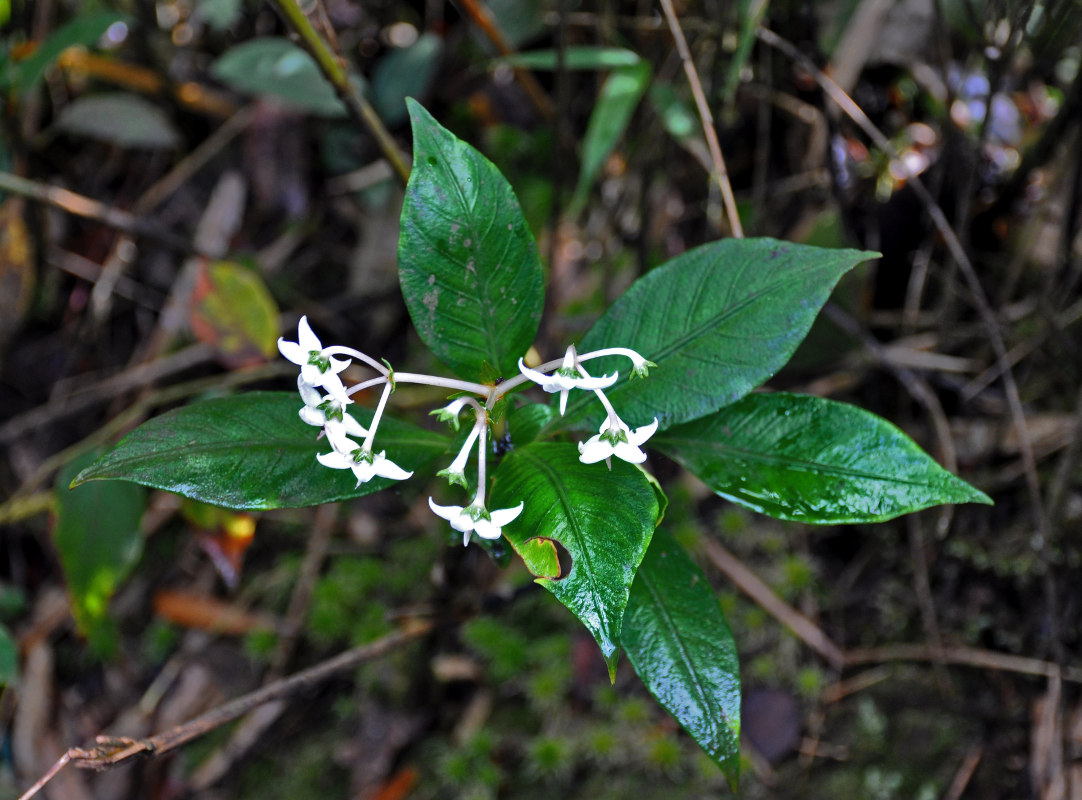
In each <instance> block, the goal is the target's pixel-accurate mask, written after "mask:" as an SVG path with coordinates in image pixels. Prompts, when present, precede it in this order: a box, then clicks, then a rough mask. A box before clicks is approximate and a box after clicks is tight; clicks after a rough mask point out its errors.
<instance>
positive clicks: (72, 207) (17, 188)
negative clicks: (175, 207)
mask: <svg viewBox="0 0 1082 800" xmlns="http://www.w3.org/2000/svg"><path fill="white" fill-rule="evenodd" d="M0 190H3V191H7V192H11V193H13V194H17V195H21V196H22V197H27V198H29V199H31V200H36V201H37V202H39V203H45V204H46V205H50V206H54V207H55V208H59V209H61V210H62V211H66V212H67V213H69V214H74V215H75V216H77V217H83V218H85V219H92V220H95V221H97V222H101V223H104V224H106V225H108V226H109V227H111V228H116V229H117V230H120V231H124V232H125V233H130V234H132V235H135V236H145V237H147V238H148V239H154V240H155V241H157V242H160V243H161V244H163V245H165V246H166V247H170V248H172V249H174V250H179V251H180V252H182V253H195V254H196V255H203V254H202V253H200V252H199V251H198V250H197V248H196V247H195V245H193V244H192V243H191V242H188V241H186V240H185V239H182V238H181V237H180V236H177V235H176V234H174V233H170V232H169V231H167V230H163V229H162V228H161V227H159V226H158V225H156V224H154V223H152V222H147V221H146V220H144V219H140V218H139V217H137V216H136V215H134V214H130V213H128V212H127V211H122V210H121V209H119V208H114V207H113V206H109V205H106V204H105V203H102V202H100V201H98V200H94V199H92V198H90V197H86V196H85V195H81V194H78V193H76V192H73V191H70V190H69V189H62V188H61V187H59V186H49V185H47V184H43V183H38V182H36V181H32V180H29V179H27V178H22V177H20V176H18V175H12V174H11V173H10V172H0Z"/></svg>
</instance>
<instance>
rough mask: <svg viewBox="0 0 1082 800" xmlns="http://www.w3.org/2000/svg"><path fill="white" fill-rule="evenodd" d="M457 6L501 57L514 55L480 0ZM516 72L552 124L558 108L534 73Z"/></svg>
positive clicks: (466, 0) (518, 69) (462, 1)
mask: <svg viewBox="0 0 1082 800" xmlns="http://www.w3.org/2000/svg"><path fill="white" fill-rule="evenodd" d="M455 4H456V5H457V6H459V7H460V8H461V9H462V10H463V11H464V12H465V13H466V16H467V17H469V19H470V22H472V23H473V24H474V25H476V26H477V27H478V28H479V29H480V30H481V33H483V34H484V35H485V36H487V37H488V40H489V41H490V42H492V44H494V45H495V46H496V50H498V51H499V53H500V55H501V56H509V55H512V54H514V52H515V48H513V47H512V46H511V42H510V41H508V39H507V35H506V34H505V33H504V32H503V29H502V28H501V27H500V23H499V22H497V21H496V18H495V17H493V16H492V12H490V11H489V10H488V9H487V8H486V7H485V6H484V5H482V4H481V3H480V2H479V1H478V0H457V2H456V3H455ZM514 70H515V78H516V79H517V80H518V82H519V83H520V84H522V88H523V89H525V91H526V94H527V95H529V97H530V102H532V103H533V104H534V107H535V108H536V109H537V110H538V111H539V112H541V116H543V117H544V118H545V119H546V120H548V121H550V122H551V121H552V120H554V119H556V107H555V106H554V105H553V104H552V100H550V99H549V96H548V94H546V93H545V90H544V88H542V86H541V84H540V83H538V82H537V78H535V77H534V76H533V73H532V72H530V71H529V70H528V69H524V68H522V67H515V68H514Z"/></svg>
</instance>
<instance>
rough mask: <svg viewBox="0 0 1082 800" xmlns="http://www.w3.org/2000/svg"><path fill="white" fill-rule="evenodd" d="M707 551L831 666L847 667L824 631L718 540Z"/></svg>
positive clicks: (706, 545)
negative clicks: (778, 594)
mask: <svg viewBox="0 0 1082 800" xmlns="http://www.w3.org/2000/svg"><path fill="white" fill-rule="evenodd" d="M703 549H704V550H705V551H706V557H707V558H708V559H710V562H711V563H712V564H713V565H714V566H715V567H717V568H718V569H719V570H721V571H722V573H724V574H725V577H727V578H728V579H729V580H731V581H732V582H733V583H735V584H736V586H737V588H738V589H740V591H742V592H744V594H746V595H748V597H750V598H751V599H752V600H754V601H755V602H756V603H758V604H759V605H760V606H761V607H762V609H763V610H764V611H766V612H767V613H768V614H770V615H771V616H772V617H774V618H775V619H777V620H778V621H779V622H780V623H781V624H782V625H784V626H785V627H786V628H788V629H789V630H790V631H792V632H793V633H794V634H796V636H797V638H799V639H800V640H801V641H802V642H804V644H806V645H808V647H810V648H811V649H812V650H814V651H815V652H817V653H818V654H819V655H821V656H822V657H823V658H824V659H826V660H827V661H828V662H830V665H831V666H832V667H834V668H835V669H841V668H842V667H843V666H845V663H846V656H845V653H843V652H842V649H841V648H840V647H838V645H836V644H835V643H834V642H833V641H832V640H831V638H830V637H829V636H827V635H826V634H825V633H823V630H822V628H820V627H819V626H818V625H816V624H815V623H814V622H812V621H811V620H810V619H808V618H807V617H806V616H804V615H803V614H801V613H800V612H799V611H797V610H796V609H795V608H793V607H792V606H791V605H789V604H788V603H786V602H785V601H784V600H782V599H781V598H780V597H778V596H777V595H776V594H775V593H774V590H773V589H771V588H770V587H769V586H767V585H766V584H765V583H763V581H762V580H761V579H760V578H759V576H757V575H756V574H755V573H753V572H752V571H751V570H750V569H748V568H747V567H746V566H744V564H743V563H741V561H740V559H738V558H737V557H736V556H734V555H733V554H732V553H730V552H729V551H728V550H726V549H725V548H724V547H723V546H722V545H721V544H719V543H718V542H717V541H715V540H714V539H706V540H705V542H704V543H703Z"/></svg>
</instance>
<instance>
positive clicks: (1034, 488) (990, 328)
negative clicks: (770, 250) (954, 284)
mask: <svg viewBox="0 0 1082 800" xmlns="http://www.w3.org/2000/svg"><path fill="white" fill-rule="evenodd" d="M756 33H757V35H758V37H759V38H760V39H761V40H762V41H763V42H765V43H766V44H768V45H770V46H771V47H774V48H777V49H778V50H780V51H781V52H783V53H785V54H786V55H787V56H788V57H789V58H791V59H793V60H794V61H795V62H797V63H798V64H800V65H801V67H803V68H804V69H805V70H807V72H808V73H809V74H810V75H811V76H812V77H813V78H814V79H815V82H816V83H818V84H819V87H820V89H822V90H823V92H824V93H825V94H826V96H827V97H829V98H830V99H831V100H832V101H833V102H834V103H836V104H837V105H838V107H839V108H841V110H842V111H843V112H845V114H846V115H847V116H848V117H849V118H850V119H851V120H852V121H853V122H854V123H855V124H856V125H857V126H858V127H859V128H860V129H861V130H862V131H864V134H865V135H866V136H868V138H869V139H871V140H872V142H874V144H875V146H876V147H878V148H879V149H880V150H881V151H882V152H884V153H885V154H886V155H887V156H888V157H889V158H890V159H891V160H893V161H898V153H897V151H896V150H895V148H894V146H893V145H892V144H891V143H890V140H889V139H887V137H886V136H885V135H884V134H883V132H882V131H880V130H879V128H877V127H876V126H875V124H874V123H873V122H872V121H871V120H870V119H869V118H868V115H867V114H865V113H864V110H863V109H862V108H861V107H860V106H859V105H857V104H856V103H855V102H854V101H853V99H852V98H851V97H849V95H847V94H846V93H845V92H843V91H842V90H841V88H840V87H839V86H838V85H837V84H836V83H835V82H834V81H833V80H832V79H831V78H830V76H829V75H826V74H825V73H824V72H823V71H822V70H821V69H819V68H818V67H817V66H816V65H815V64H814V63H813V62H812V61H811V59H810V58H808V57H807V56H806V55H804V54H803V53H802V52H800V50H798V49H797V48H796V47H795V46H794V45H793V44H792V43H791V42H788V41H786V40H785V39H783V38H782V37H780V36H778V35H777V34H776V33H774V32H773V31H771V30H769V29H767V28H759V29H758V31H757V32H756ZM908 183H909V185H910V186H911V187H912V188H913V191H914V192H915V193H916V195H917V197H918V199H919V200H920V201H921V203H922V204H923V206H924V208H925V211H927V213H928V216H929V217H930V218H931V220H932V224H933V225H934V226H935V228H936V231H938V233H939V235H940V236H941V237H942V238H943V241H944V243H945V244H946V246H947V250H948V251H949V252H950V255H951V258H953V259H954V261H955V263H957V264H958V267H959V269H960V270H961V272H962V276H963V277H964V278H965V282H966V285H967V287H968V288H969V291H970V293H971V295H972V297H973V304H974V306H975V307H976V309H977V312H978V314H980V317H981V321H982V322H983V323H984V326H985V329H986V331H987V333H988V338H989V341H990V342H991V344H992V349H993V351H994V352H995V354H996V359H997V360H998V361H999V362H1000V364H1001V365H1002V378H1003V388H1004V392H1005V394H1006V395H1007V404H1008V407H1009V408H1010V413H1011V423H1012V425H1013V427H1014V429H1015V432H1016V434H1017V436H1018V447H1019V451H1020V454H1021V457H1022V464H1023V467H1024V469H1025V477H1026V488H1027V490H1028V494H1029V499H1030V503H1031V505H1032V506H1033V516H1034V525H1035V528H1036V541H1037V550H1038V554H1039V556H1040V558H1041V561H1042V562H1043V564H1044V566H1045V587H1044V588H1045V600H1046V602H1047V604H1048V614H1049V617H1050V619H1051V621H1052V625H1053V635H1052V640H1053V641H1052V647H1053V652H1054V653H1055V655H1056V658H1057V659H1062V652H1061V651H1062V642H1061V637H1060V635H1059V630H1058V628H1059V624H1058V621H1057V620H1058V605H1059V603H1058V599H1057V595H1058V591H1057V589H1056V586H1055V581H1054V580H1053V578H1052V570H1051V557H1050V556H1049V552H1048V548H1049V539H1050V538H1051V537H1050V528H1049V522H1048V515H1047V513H1046V511H1045V505H1044V499H1043V497H1042V496H1041V488H1040V479H1039V478H1038V476H1037V461H1036V457H1035V456H1034V452H1033V439H1032V437H1031V436H1030V434H1029V429H1028V427H1027V426H1026V415H1025V409H1024V408H1023V407H1022V397H1021V394H1020V393H1019V391H1018V383H1017V382H1016V381H1015V379H1014V373H1013V372H1012V371H1011V368H1010V366H1009V358H1008V353H1007V346H1006V344H1005V343H1004V340H1003V334H1002V333H1001V332H1000V329H999V323H998V321H997V320H996V316H995V312H994V311H993V310H992V307H991V305H990V304H989V302H988V297H987V295H986V294H985V291H984V287H983V286H982V285H981V282H980V278H978V276H977V270H976V269H975V268H974V266H973V262H972V261H971V260H970V258H969V255H968V253H966V250H965V247H963V245H962V242H961V240H960V239H959V238H958V235H957V234H956V233H955V232H954V229H953V228H952V227H951V224H950V222H949V221H948V220H947V216H946V214H944V213H943V209H942V208H940V207H939V204H938V203H937V202H936V200H935V198H934V197H932V194H931V192H929V191H928V188H927V187H926V186H925V185H924V182H923V181H921V179H920V177H919V176H917V175H911V176H909V179H908Z"/></svg>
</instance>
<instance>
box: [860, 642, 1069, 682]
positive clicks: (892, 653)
mask: <svg viewBox="0 0 1082 800" xmlns="http://www.w3.org/2000/svg"><path fill="white" fill-rule="evenodd" d="M885 661H942V662H943V663H944V664H955V665H958V666H964V667H977V668H978V669H992V670H999V671H1001V672H1016V673H1018V674H1020V675H1035V676H1037V677H1042V678H1052V677H1054V676H1056V675H1061V676H1062V678H1063V680H1065V681H1071V682H1072V683H1082V667H1060V665H1059V664H1055V663H1053V662H1051V661H1042V660H1041V659H1039V658H1029V657H1027V656H1016V655H1012V654H1011V653H997V652H996V651H994V650H981V649H979V648H976V647H957V646H953V647H952V646H949V645H948V646H944V647H941V648H937V647H933V646H931V645H927V644H888V645H883V646H882V647H858V648H855V649H853V650H847V651H846V653H845V666H847V667H852V666H856V665H858V664H880V663H883V662H885Z"/></svg>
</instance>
